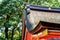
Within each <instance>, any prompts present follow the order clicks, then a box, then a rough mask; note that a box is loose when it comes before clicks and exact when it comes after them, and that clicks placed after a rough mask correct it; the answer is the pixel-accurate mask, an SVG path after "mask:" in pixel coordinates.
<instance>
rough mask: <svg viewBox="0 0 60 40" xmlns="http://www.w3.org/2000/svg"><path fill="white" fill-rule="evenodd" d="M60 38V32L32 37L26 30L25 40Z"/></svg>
mask: <svg viewBox="0 0 60 40" xmlns="http://www.w3.org/2000/svg"><path fill="white" fill-rule="evenodd" d="M57 38H60V32H48V35H46V36H44V37H43V36H41V35H34V36H33V35H32V34H30V33H29V32H28V30H27V29H26V34H25V40H53V39H57Z"/></svg>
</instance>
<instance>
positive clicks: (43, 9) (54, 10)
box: [25, 3, 60, 12]
mask: <svg viewBox="0 0 60 40" xmlns="http://www.w3.org/2000/svg"><path fill="white" fill-rule="evenodd" d="M25 6H26V7H28V8H30V9H31V10H39V11H51V12H60V8H55V7H46V6H39V5H31V4H27V3H25Z"/></svg>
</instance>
